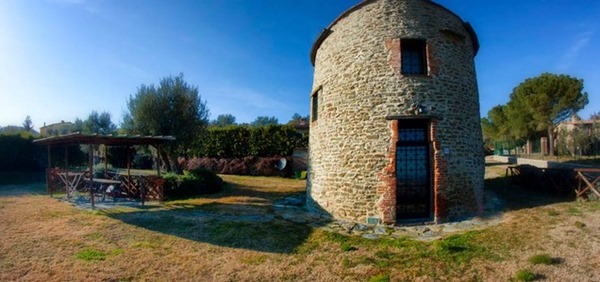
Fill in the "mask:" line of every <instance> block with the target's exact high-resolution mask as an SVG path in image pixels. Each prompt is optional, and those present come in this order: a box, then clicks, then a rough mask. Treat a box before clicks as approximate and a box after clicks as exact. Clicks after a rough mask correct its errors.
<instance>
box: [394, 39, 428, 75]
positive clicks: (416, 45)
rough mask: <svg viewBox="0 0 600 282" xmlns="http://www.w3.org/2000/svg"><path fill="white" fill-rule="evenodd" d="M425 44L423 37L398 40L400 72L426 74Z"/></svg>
mask: <svg viewBox="0 0 600 282" xmlns="http://www.w3.org/2000/svg"><path fill="white" fill-rule="evenodd" d="M426 46H427V44H426V43H425V40H423V39H402V40H401V41H400V49H401V50H400V52H401V61H402V74H404V75H427V52H426Z"/></svg>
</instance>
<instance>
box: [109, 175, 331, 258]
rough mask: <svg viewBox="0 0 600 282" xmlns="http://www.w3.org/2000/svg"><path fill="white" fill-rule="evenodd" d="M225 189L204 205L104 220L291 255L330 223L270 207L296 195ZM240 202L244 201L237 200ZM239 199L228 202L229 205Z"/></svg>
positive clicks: (115, 214) (180, 204)
mask: <svg viewBox="0 0 600 282" xmlns="http://www.w3.org/2000/svg"><path fill="white" fill-rule="evenodd" d="M257 188H261V187H247V186H242V185H237V184H232V183H228V187H227V188H226V189H225V190H224V191H223V192H220V193H217V194H212V195H206V196H203V197H202V199H203V200H207V199H210V200H214V201H208V202H206V203H194V201H193V200H191V201H185V200H184V201H174V202H170V203H169V202H168V203H166V204H165V205H164V206H162V207H155V208H144V209H133V210H131V209H129V210H121V211H119V210H116V211H112V210H107V211H106V214H107V216H109V217H111V218H115V219H118V220H120V221H122V222H124V223H127V224H130V225H134V226H138V227H142V228H144V229H147V230H152V231H155V232H160V233H163V234H168V235H173V236H177V237H180V238H184V239H188V240H192V241H196V242H202V243H209V244H213V245H217V246H222V247H228V248H241V249H248V250H254V251H260V252H270V253H293V252H295V250H297V248H298V247H300V246H302V245H303V244H304V242H305V241H306V240H307V238H308V237H309V236H310V234H311V233H312V232H313V230H314V228H315V227H317V226H322V225H325V224H327V223H329V221H330V220H329V219H327V218H326V217H323V216H322V215H321V216H318V215H317V214H314V213H309V212H307V211H306V209H305V208H304V207H303V206H288V207H284V206H279V205H274V204H275V203H276V202H280V201H278V200H280V199H284V198H286V197H288V196H297V195H299V193H297V192H296V193H294V192H280V191H265V190H257ZM239 197H243V198H239ZM232 198H233V199H238V200H239V199H242V200H239V201H234V202H229V201H230V200H231V199H232Z"/></svg>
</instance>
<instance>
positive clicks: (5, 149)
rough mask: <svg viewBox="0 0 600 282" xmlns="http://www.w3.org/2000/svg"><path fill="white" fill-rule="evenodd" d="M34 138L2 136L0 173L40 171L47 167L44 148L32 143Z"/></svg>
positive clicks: (0, 137)
mask: <svg viewBox="0 0 600 282" xmlns="http://www.w3.org/2000/svg"><path fill="white" fill-rule="evenodd" d="M32 141H33V137H31V136H28V137H23V136H21V135H0V171H38V170H43V169H44V168H45V165H46V162H47V161H46V160H45V158H46V154H45V153H44V149H45V148H43V147H40V146H36V145H34V144H33V143H32Z"/></svg>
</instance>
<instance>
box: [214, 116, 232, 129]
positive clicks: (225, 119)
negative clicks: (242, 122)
mask: <svg viewBox="0 0 600 282" xmlns="http://www.w3.org/2000/svg"><path fill="white" fill-rule="evenodd" d="M211 124H212V125H214V126H217V127H225V126H229V125H234V124H235V117H234V116H233V115H232V114H223V115H219V116H217V119H215V120H214V121H212V122H211Z"/></svg>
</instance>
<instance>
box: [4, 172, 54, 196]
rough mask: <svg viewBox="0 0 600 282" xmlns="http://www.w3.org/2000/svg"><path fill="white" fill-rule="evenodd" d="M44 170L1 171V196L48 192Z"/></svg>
mask: <svg viewBox="0 0 600 282" xmlns="http://www.w3.org/2000/svg"><path fill="white" fill-rule="evenodd" d="M45 181H46V180H45V175H44V174H43V172H20V171H19V172H0V197H9V196H23V195H42V194H46V183H45Z"/></svg>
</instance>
